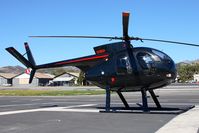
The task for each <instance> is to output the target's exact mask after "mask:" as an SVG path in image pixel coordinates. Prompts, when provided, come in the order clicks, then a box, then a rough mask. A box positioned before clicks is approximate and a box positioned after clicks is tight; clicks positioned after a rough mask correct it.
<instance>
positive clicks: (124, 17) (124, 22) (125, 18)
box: [122, 12, 129, 40]
mask: <svg viewBox="0 0 199 133" xmlns="http://www.w3.org/2000/svg"><path fill="white" fill-rule="evenodd" d="M122 25H123V38H124V40H128V39H129V36H128V26H129V13H127V12H123V13H122Z"/></svg>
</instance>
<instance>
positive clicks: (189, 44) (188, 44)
mask: <svg viewBox="0 0 199 133" xmlns="http://www.w3.org/2000/svg"><path fill="white" fill-rule="evenodd" d="M141 40H146V41H156V42H165V43H174V44H180V45H187V46H195V47H199V45H198V44H193V43H186V42H176V41H169V40H159V39H145V38H141Z"/></svg>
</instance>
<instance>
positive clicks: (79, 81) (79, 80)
mask: <svg viewBox="0 0 199 133" xmlns="http://www.w3.org/2000/svg"><path fill="white" fill-rule="evenodd" d="M84 79H85V73H84V72H83V71H81V72H80V74H79V78H78V80H77V82H78V84H79V85H83V81H84Z"/></svg>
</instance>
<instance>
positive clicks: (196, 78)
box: [193, 74, 199, 82]
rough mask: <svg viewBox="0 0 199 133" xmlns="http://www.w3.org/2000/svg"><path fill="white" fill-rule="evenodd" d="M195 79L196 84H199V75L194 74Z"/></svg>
mask: <svg viewBox="0 0 199 133" xmlns="http://www.w3.org/2000/svg"><path fill="white" fill-rule="evenodd" d="M193 79H194V81H195V82H199V74H194V75H193Z"/></svg>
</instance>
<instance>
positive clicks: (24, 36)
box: [0, 0, 199, 67]
mask: <svg viewBox="0 0 199 133" xmlns="http://www.w3.org/2000/svg"><path fill="white" fill-rule="evenodd" d="M123 11H128V12H130V13H131V15H130V23H129V35H130V36H138V37H143V38H155V39H166V40H174V41H182V42H189V43H198V44H199V15H198V13H199V1H198V0H164V1H163V0H0V67H2V66H8V65H21V66H22V64H20V63H19V62H18V61H17V60H15V59H14V58H13V57H12V56H11V55H10V54H9V53H7V52H6V51H5V48H6V47H9V46H13V47H15V48H16V49H17V50H19V51H20V52H22V53H25V50H24V46H23V43H24V42H26V41H27V42H28V43H29V45H30V47H31V49H32V52H33V56H34V57H35V60H36V63H37V64H43V63H48V62H53V61H59V60H64V59H70V58H76V57H80V56H86V55H91V54H94V51H93V47H95V46H98V45H101V44H106V43H110V41H108V40H99V39H52V38H47V39H39V38H29V37H28V36H30V35H97V36H121V35H122V20H121V13H122V12H123ZM132 43H133V45H134V46H135V47H139V46H143V47H152V48H156V49H159V50H161V51H163V52H165V53H167V54H168V55H169V56H170V57H172V58H173V60H174V61H175V62H180V61H183V60H195V59H199V52H198V51H199V48H195V47H188V46H179V45H173V44H167V43H166V44H165V43H155V42H147V41H145V42H144V43H141V42H132Z"/></svg>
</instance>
